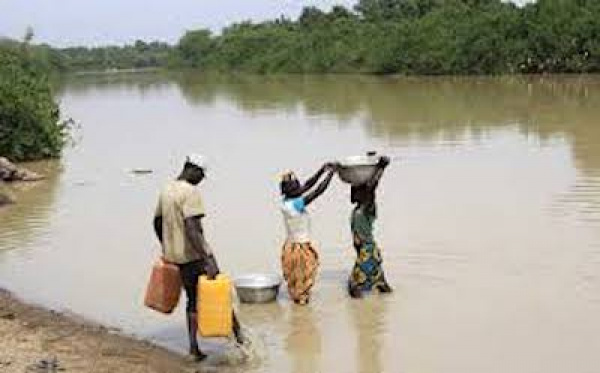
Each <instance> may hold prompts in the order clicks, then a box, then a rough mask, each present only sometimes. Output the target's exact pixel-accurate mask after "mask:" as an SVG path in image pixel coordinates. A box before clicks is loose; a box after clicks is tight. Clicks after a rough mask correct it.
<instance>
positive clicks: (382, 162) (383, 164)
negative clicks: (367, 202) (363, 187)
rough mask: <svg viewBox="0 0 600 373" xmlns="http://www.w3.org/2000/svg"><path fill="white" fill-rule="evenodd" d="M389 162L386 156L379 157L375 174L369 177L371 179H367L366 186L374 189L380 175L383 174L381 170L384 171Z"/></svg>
mask: <svg viewBox="0 0 600 373" xmlns="http://www.w3.org/2000/svg"><path fill="white" fill-rule="evenodd" d="M389 164H390V159H389V158H388V157H381V159H380V160H379V164H378V165H377V166H378V169H377V171H376V172H375V174H374V175H373V177H372V178H371V180H369V181H367V188H369V189H375V188H377V185H379V181H380V180H381V177H382V176H383V172H384V171H385V169H386V167H387V166H388V165H389Z"/></svg>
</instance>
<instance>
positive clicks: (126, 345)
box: [0, 290, 201, 373]
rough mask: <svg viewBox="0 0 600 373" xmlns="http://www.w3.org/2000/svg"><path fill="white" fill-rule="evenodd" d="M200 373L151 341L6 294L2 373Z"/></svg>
mask: <svg viewBox="0 0 600 373" xmlns="http://www.w3.org/2000/svg"><path fill="white" fill-rule="evenodd" d="M62 371H64V372H91V373H100V372H112V373H121V372H122V373H136V372H144V373H146V372H148V373H151V372H157V373H158V372H169V373H171V372H200V371H201V370H200V367H199V366H198V365H197V364H194V363H191V362H188V361H186V359H185V358H184V357H182V356H180V355H178V354H175V353H173V352H170V351H167V350H165V349H163V348H160V347H157V346H154V345H152V344H150V343H148V342H144V341H139V340H136V339H133V338H129V337H126V336H122V335H119V334H117V333H116V331H114V330H109V329H107V328H105V327H102V326H99V325H94V324H92V323H89V322H86V321H84V320H81V319H78V318H76V317H74V316H68V315H64V314H60V313H57V312H53V311H48V310H45V309H43V308H41V307H37V306H31V305H28V304H25V303H23V302H21V301H19V300H18V299H17V298H16V297H15V296H14V295H12V294H10V293H8V292H6V291H2V290H0V372H2V373H10V372H19V373H21V372H62Z"/></svg>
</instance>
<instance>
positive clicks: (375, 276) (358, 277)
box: [348, 157, 392, 298]
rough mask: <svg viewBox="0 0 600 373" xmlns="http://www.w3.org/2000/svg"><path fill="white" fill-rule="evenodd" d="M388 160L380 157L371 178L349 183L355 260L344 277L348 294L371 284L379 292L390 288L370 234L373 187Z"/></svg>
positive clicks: (374, 210)
mask: <svg viewBox="0 0 600 373" xmlns="http://www.w3.org/2000/svg"><path fill="white" fill-rule="evenodd" d="M389 163H390V159H389V158H388V157H381V158H380V160H379V163H378V168H377V172H375V174H374V175H373V177H372V178H371V180H369V181H368V182H367V183H365V184H362V185H359V186H353V187H352V189H351V192H350V200H351V202H352V203H355V204H356V207H355V208H354V210H353V211H352V216H351V219H350V227H351V230H352V236H353V241H354V248H355V249H356V261H355V263H354V268H353V269H352V273H351V274H350V278H349V280H348V292H349V294H350V296H351V297H352V298H360V297H361V296H362V292H363V291H368V290H371V289H372V288H373V287H375V288H376V289H377V290H379V291H380V292H382V293H390V292H391V291H392V288H391V287H390V285H388V283H387V281H386V279H385V276H384V273H383V268H382V266H381V264H382V261H383V260H382V258H381V252H380V251H379V247H377V243H376V242H375V239H374V237H373V224H374V223H375V219H376V218H377V206H376V203H375V190H376V189H377V186H378V184H379V180H380V179H381V177H382V176H383V172H384V170H385V168H386V167H387V166H388V165H389Z"/></svg>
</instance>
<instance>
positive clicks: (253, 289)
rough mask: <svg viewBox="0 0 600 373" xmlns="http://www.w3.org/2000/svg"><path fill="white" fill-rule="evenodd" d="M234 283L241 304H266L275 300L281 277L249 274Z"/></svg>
mask: <svg viewBox="0 0 600 373" xmlns="http://www.w3.org/2000/svg"><path fill="white" fill-rule="evenodd" d="M234 283H235V290H236V292H237V295H238V297H239V298H240V301H241V302H242V303H268V302H273V301H274V300H275V299H276V298H277V294H278V293H279V286H280V285H281V277H279V276H278V275H275V274H250V275H244V276H240V277H238V278H236V279H235V281H234Z"/></svg>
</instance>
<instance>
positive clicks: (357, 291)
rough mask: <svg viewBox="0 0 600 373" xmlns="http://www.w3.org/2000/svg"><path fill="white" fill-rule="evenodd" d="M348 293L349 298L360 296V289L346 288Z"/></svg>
mask: <svg viewBox="0 0 600 373" xmlns="http://www.w3.org/2000/svg"><path fill="white" fill-rule="evenodd" d="M348 294H349V295H350V297H351V298H354V299H359V298H362V292H361V291H360V289H357V288H351V289H348Z"/></svg>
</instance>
